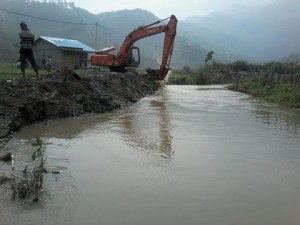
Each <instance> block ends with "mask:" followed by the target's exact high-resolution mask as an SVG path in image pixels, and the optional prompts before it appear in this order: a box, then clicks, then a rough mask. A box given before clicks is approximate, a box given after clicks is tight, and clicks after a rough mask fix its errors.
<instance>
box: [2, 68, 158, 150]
mask: <svg viewBox="0 0 300 225" xmlns="http://www.w3.org/2000/svg"><path fill="white" fill-rule="evenodd" d="M158 88H159V85H158V84H157V83H156V82H155V81H153V80H151V78H150V76H149V75H147V74H143V75H142V74H138V73H136V72H128V73H125V74H124V73H113V74H111V73H109V72H97V71H92V70H91V71H86V72H85V73H84V75H80V76H79V75H78V74H76V73H73V72H71V71H67V72H58V73H54V74H51V75H48V76H46V77H43V78H42V79H16V80H0V147H1V146H2V145H3V144H4V143H5V142H6V141H7V140H8V139H9V137H10V136H11V135H12V134H13V133H14V132H16V131H18V130H20V129H21V128H22V127H24V126H27V125H30V124H33V123H36V122H42V121H46V120H51V119H57V118H62V117H73V116H80V115H82V114H85V113H103V112H106V111H111V110H115V109H120V108H123V107H126V106H127V105H129V104H132V103H136V102H137V101H139V100H140V99H141V98H143V97H145V96H147V95H150V94H153V93H154V92H155V91H156V90H158Z"/></svg>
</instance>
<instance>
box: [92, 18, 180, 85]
mask: <svg viewBox="0 0 300 225" xmlns="http://www.w3.org/2000/svg"><path fill="white" fill-rule="evenodd" d="M165 20H169V22H168V23H167V24H164V25H159V26H154V25H156V24H159V23H161V22H163V21H165ZM176 27H177V18H176V17H175V16H174V15H172V16H171V17H169V18H166V19H163V20H158V21H156V22H154V23H151V24H149V25H145V26H141V27H138V28H137V29H135V30H134V31H132V32H131V33H130V34H128V35H127V37H126V38H125V40H124V42H123V44H122V46H121V48H120V50H119V52H118V53H117V55H112V54H109V51H113V50H114V49H115V48H114V47H110V48H105V49H103V50H102V51H99V52H96V53H95V54H93V55H92V56H91V64H92V65H94V66H106V67H109V68H110V70H111V71H115V72H125V71H126V68H127V67H138V66H139V64H140V51H139V48H138V47H135V46H133V44H134V43H135V42H136V41H138V40H139V39H142V38H146V37H149V36H152V35H156V34H159V33H165V38H164V46H163V53H162V61H161V65H160V68H159V69H156V70H153V69H148V70H147V72H148V73H150V74H151V75H152V76H153V78H154V79H155V80H163V79H164V78H165V77H166V75H167V73H168V71H169V70H170V68H169V64H170V60H171V56H172V53H173V46H174V41H175V35H176Z"/></svg>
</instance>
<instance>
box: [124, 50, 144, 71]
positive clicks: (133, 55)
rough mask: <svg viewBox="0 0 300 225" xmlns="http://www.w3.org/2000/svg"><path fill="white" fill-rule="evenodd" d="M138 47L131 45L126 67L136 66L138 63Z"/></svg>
mask: <svg viewBox="0 0 300 225" xmlns="http://www.w3.org/2000/svg"><path fill="white" fill-rule="evenodd" d="M140 59H141V58H140V49H139V48H138V47H135V46H132V47H131V49H130V50H129V52H128V56H127V59H126V60H127V62H126V64H127V67H138V66H139V65H140Z"/></svg>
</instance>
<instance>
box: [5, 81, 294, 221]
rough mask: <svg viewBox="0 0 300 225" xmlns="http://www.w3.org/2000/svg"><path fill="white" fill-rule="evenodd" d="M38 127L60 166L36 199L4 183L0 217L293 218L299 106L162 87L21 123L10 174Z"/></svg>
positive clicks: (25, 156)
mask: <svg viewBox="0 0 300 225" xmlns="http://www.w3.org/2000/svg"><path fill="white" fill-rule="evenodd" d="M37 135H38V136H41V137H42V138H43V140H44V142H45V143H46V146H47V148H46V154H47V157H48V158H47V167H48V168H49V169H58V170H61V173H60V174H51V173H50V174H48V175H46V178H45V186H44V187H45V189H44V191H43V193H42V195H41V197H40V201H39V202H38V203H34V202H28V203H26V204H24V205H23V204H22V202H21V201H18V200H11V198H10V196H9V194H8V193H7V191H4V190H3V189H2V191H1V198H0V224H1V225H4V224H22V225H29V224H30V225H37V224H46V225H48V224H49V225H50V224H51V225H53V224H59V225H64V224H72V225H83V224H86V225H99V224H101V225H183V224H184V225H199V224H203V225H221V224H222V225H225V224H228V225H242V224H251V225H267V224H270V225H271V224H272V225H283V224H289V225H299V221H300V111H297V110H293V109H287V108H283V107H279V106H275V105H272V104H269V103H265V102H263V101H260V100H257V99H254V98H251V97H250V96H248V95H245V94H241V93H236V92H231V91H228V90H226V89H224V88H220V86H217V87H214V86H205V87H201V88H200V87H197V86H168V87H166V88H165V89H163V90H161V91H159V92H157V93H156V94H155V95H154V96H149V97H146V98H143V99H142V100H141V101H140V102H139V103H137V104H135V105H133V106H131V107H129V108H127V109H123V110H120V111H115V112H112V113H105V114H101V115H86V116H83V117H80V118H69V119H62V120H56V121H49V122H47V123H42V124H37V125H34V126H30V127H26V128H24V129H22V130H21V131H20V132H19V133H18V134H17V135H16V136H15V137H14V138H13V139H12V140H11V141H10V142H9V143H8V145H7V146H6V147H5V149H4V152H13V154H14V155H15V157H16V161H15V167H16V169H15V171H14V173H18V172H20V171H21V170H22V169H23V168H24V166H25V165H26V164H30V163H31V154H32V149H33V147H32V146H31V143H32V142H33V141H34V139H35V136H37ZM0 168H1V172H0V174H1V173H10V172H11V169H10V164H9V163H4V162H0Z"/></svg>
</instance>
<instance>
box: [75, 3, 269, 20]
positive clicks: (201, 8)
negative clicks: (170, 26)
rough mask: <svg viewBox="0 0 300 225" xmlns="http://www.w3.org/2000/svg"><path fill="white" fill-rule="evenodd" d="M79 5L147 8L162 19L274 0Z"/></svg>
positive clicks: (108, 9) (92, 9)
mask: <svg viewBox="0 0 300 225" xmlns="http://www.w3.org/2000/svg"><path fill="white" fill-rule="evenodd" d="M73 1H74V2H75V5H76V6H77V7H80V8H83V9H86V10H88V11H89V12H91V13H95V14H98V13H101V12H111V11H116V10H122V9H136V8H140V9H145V10H147V11H149V12H152V13H153V14H154V15H156V16H157V17H159V18H160V19H163V18H166V17H169V16H170V15H172V14H173V15H176V17H177V18H178V19H185V18H187V17H189V16H195V15H206V14H208V13H210V12H212V11H218V10H222V9H224V8H226V7H228V6H230V5H232V4H237V3H238V4H244V5H248V6H252V5H257V4H266V3H269V2H272V1H274V0H109V1H106V0H103V1H99V0H73Z"/></svg>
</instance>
